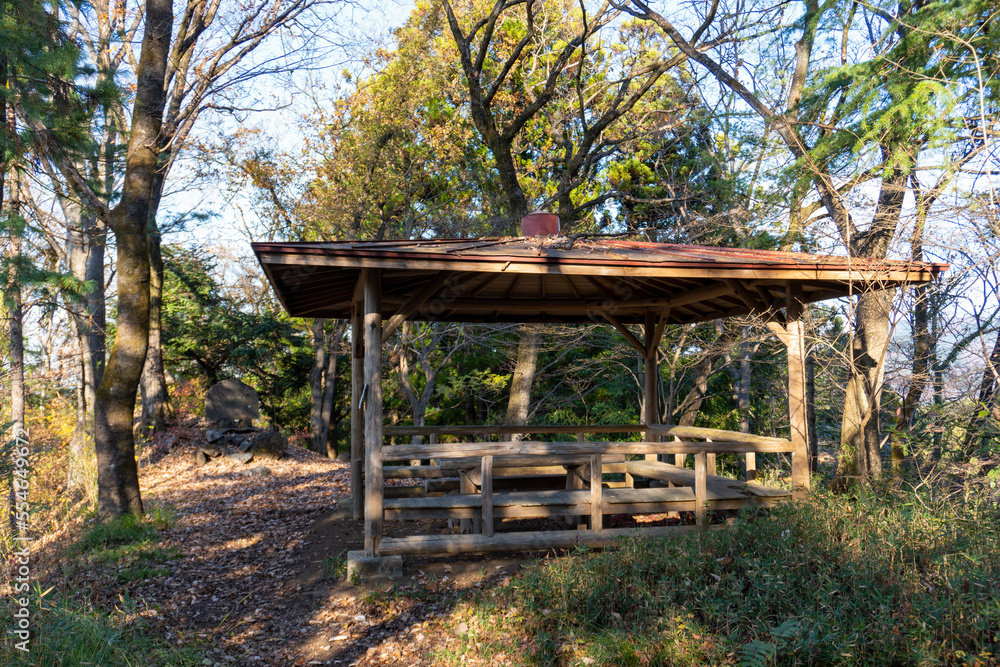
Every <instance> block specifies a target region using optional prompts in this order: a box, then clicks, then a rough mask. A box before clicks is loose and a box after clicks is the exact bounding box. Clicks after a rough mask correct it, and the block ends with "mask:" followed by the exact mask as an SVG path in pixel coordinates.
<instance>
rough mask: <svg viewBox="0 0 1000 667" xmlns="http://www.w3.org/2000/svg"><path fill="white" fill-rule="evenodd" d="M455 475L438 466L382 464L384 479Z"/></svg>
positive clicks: (433, 477) (435, 477) (432, 477)
mask: <svg viewBox="0 0 1000 667" xmlns="http://www.w3.org/2000/svg"><path fill="white" fill-rule="evenodd" d="M440 477H454V475H453V474H450V473H448V472H445V471H443V470H441V468H440V467H438V466H382V478H383V479H428V478H431V479H437V478H440Z"/></svg>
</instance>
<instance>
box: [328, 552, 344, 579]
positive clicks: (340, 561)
mask: <svg viewBox="0 0 1000 667" xmlns="http://www.w3.org/2000/svg"><path fill="white" fill-rule="evenodd" d="M346 578H347V550H346V549H345V550H343V551H341V552H340V553H339V554H337V555H336V556H327V557H326V559H325V560H324V561H323V580H324V581H344V580H345V579H346Z"/></svg>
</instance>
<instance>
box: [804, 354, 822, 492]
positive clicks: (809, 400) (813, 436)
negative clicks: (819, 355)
mask: <svg viewBox="0 0 1000 667" xmlns="http://www.w3.org/2000/svg"><path fill="white" fill-rule="evenodd" d="M806 428H807V430H808V435H809V471H810V472H816V470H817V468H819V434H818V433H817V432H816V358H815V357H813V355H812V350H811V349H810V350H809V351H808V352H807V353H806Z"/></svg>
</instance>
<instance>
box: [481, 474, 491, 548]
mask: <svg viewBox="0 0 1000 667" xmlns="http://www.w3.org/2000/svg"><path fill="white" fill-rule="evenodd" d="M480 470H481V471H482V486H481V489H482V498H483V535H485V536H487V537H490V536H492V535H493V457H492V456H484V457H483V463H482V466H481V467H480Z"/></svg>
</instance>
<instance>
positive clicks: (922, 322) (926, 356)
mask: <svg viewBox="0 0 1000 667" xmlns="http://www.w3.org/2000/svg"><path fill="white" fill-rule="evenodd" d="M910 178H911V182H912V183H913V186H914V194H915V196H916V199H917V219H916V223H915V224H914V226H913V237H912V239H911V241H910V248H911V257H912V259H913V261H915V262H922V261H923V259H924V229H925V228H926V222H927V209H928V207H929V206H930V204H931V202H932V201H933V198H932V197H928V196H926V195H925V194H924V193H923V192H922V191H921V190H920V189H919V181H918V180H917V178H916V176H915V175H911V177H910ZM929 301H930V289H929V288H928V286H927V285H917V286H916V287H914V288H913V324H912V340H913V363H912V366H911V369H910V379H909V382H908V383H907V387H906V393H905V394H904V395H903V403H902V405H901V406H900V407H899V410H898V411H897V413H896V423H895V427H894V428H893V431H892V470H893V472H894V473H897V474H898V473H899V472H900V470H901V468H902V464H903V460H904V457H905V455H906V444H907V440H908V435H909V431H910V426H911V425H912V424H913V414H914V412H916V409H917V405H918V404H919V403H920V397H921V396H922V395H923V391H924V387H925V386H926V385H927V380H928V379H929V378H930V373H931V359H932V358H933V356H934V350H933V348H934V339H933V337H932V336H931V330H930V303H929Z"/></svg>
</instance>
